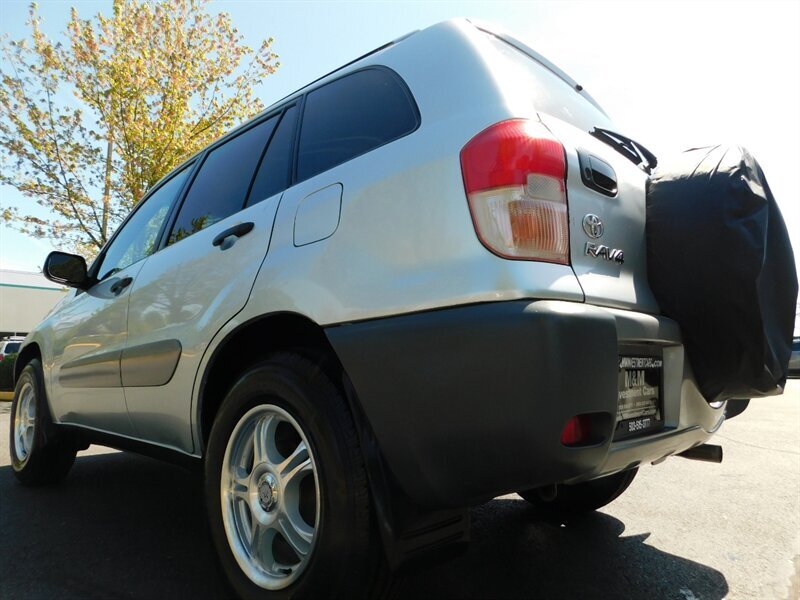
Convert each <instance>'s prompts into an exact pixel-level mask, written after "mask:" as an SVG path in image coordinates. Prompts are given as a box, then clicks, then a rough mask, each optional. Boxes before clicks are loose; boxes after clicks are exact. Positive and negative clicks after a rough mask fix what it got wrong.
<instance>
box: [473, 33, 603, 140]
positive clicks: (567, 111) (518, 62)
mask: <svg viewBox="0 0 800 600" xmlns="http://www.w3.org/2000/svg"><path fill="white" fill-rule="evenodd" d="M487 37H488V39H489V40H490V41H491V43H492V45H493V46H494V47H495V48H496V49H497V50H498V52H499V54H500V55H501V57H502V58H503V59H505V60H506V61H507V64H508V66H509V67H510V70H511V73H509V79H510V80H512V81H514V85H515V86H518V87H520V88H523V89H525V90H526V91H528V92H529V93H530V94H531V100H532V101H533V106H534V108H536V110H537V111H541V112H543V113H545V114H548V115H551V116H553V117H556V118H558V119H561V120H563V121H566V122H568V123H572V124H573V125H575V126H576V127H579V128H581V129H583V130H584V131H591V130H593V129H594V128H595V127H601V128H603V129H608V128H613V126H612V124H611V120H610V119H609V118H608V117H607V116H606V115H605V114H604V113H603V112H602V111H601V110H599V109H598V108H597V107H596V106H595V105H594V104H592V103H591V102H589V100H587V99H586V98H584V97H583V96H581V94H580V92H578V91H577V90H576V89H575V88H573V87H572V86H571V85H570V84H568V83H567V82H566V81H564V80H563V79H561V77H559V76H558V75H556V74H555V73H553V72H552V71H551V70H550V69H548V68H547V67H545V66H544V65H543V64H542V63H540V62H539V61H537V60H536V59H534V58H533V57H531V56H529V55H527V54H525V53H524V52H522V51H521V50H519V49H517V48H516V47H514V46H512V45H511V44H509V43H508V42H505V41H503V40H501V39H500V38H498V37H496V36H494V35H491V34H487Z"/></svg>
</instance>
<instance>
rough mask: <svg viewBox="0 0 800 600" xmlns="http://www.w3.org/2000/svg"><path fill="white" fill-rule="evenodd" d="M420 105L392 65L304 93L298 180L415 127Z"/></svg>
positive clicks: (324, 169)
mask: <svg viewBox="0 0 800 600" xmlns="http://www.w3.org/2000/svg"><path fill="white" fill-rule="evenodd" d="M418 124H419V117H418V112H417V108H416V105H415V104H414V102H413V100H412V99H411V96H410V93H409V92H408V90H407V89H406V87H405V85H404V84H403V83H402V81H401V80H400V78H399V77H398V76H397V75H396V74H394V73H393V72H391V71H389V70H388V69H374V68H373V69H365V70H363V71H356V72H355V73H352V74H350V75H346V76H344V77H342V78H341V79H337V80H336V81H332V82H331V83H328V84H327V85H324V86H322V87H321V88H319V89H316V90H314V91H312V92H309V94H308V96H307V97H306V103H305V108H304V110H303V122H302V125H301V130H300V145H299V149H298V157H297V179H298V180H300V181H302V180H304V179H308V178H309V177H313V176H314V175H316V174H317V173H321V172H322V171H326V170H327V169H330V168H331V167H334V166H336V165H338V164H341V163H343V162H345V161H347V160H350V159H351V158H354V157H356V156H359V155H361V154H364V153H365V152H369V151H370V150H372V149H374V148H377V147H378V146H382V145H384V144H387V143H389V142H391V141H393V140H396V139H398V138H400V137H402V136H404V135H406V134H409V133H411V132H412V131H414V130H415V129H416V128H417V125H418Z"/></svg>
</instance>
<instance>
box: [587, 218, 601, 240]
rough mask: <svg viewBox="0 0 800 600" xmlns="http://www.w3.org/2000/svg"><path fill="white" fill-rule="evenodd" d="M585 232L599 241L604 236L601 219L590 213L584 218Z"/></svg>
mask: <svg viewBox="0 0 800 600" xmlns="http://www.w3.org/2000/svg"><path fill="white" fill-rule="evenodd" d="M583 231H584V232H586V235H588V236H589V237H590V238H592V239H597V238H599V237H600V236H602V235H603V221H601V220H600V217H598V216H597V215H593V214H591V213H589V214H588V215H586V216H585V217H583Z"/></svg>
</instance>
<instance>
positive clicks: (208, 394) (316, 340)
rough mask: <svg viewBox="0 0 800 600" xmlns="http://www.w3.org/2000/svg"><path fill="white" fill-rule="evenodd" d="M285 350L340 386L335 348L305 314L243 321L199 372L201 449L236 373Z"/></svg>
mask: <svg viewBox="0 0 800 600" xmlns="http://www.w3.org/2000/svg"><path fill="white" fill-rule="evenodd" d="M287 351H288V352H293V353H295V354H299V355H301V356H304V357H306V358H309V359H311V360H313V361H314V362H316V363H318V364H319V365H320V367H321V368H322V369H323V370H324V371H325V372H326V374H327V375H328V376H329V378H330V379H331V381H333V382H335V384H336V385H337V386H339V387H341V386H343V383H342V375H343V373H344V369H343V367H342V365H341V363H340V362H339V358H338V357H337V355H336V352H335V351H334V349H333V347H332V346H331V344H330V342H328V338H327V336H326V335H325V332H324V330H323V329H322V327H321V326H320V325H318V324H317V323H315V322H314V321H312V320H311V319H309V318H308V317H305V316H303V315H300V314H298V313H289V312H283V313H273V314H270V315H264V316H261V317H258V318H256V319H253V320H251V321H248V322H246V323H243V324H242V325H240V326H239V327H237V328H236V329H234V330H233V331H232V332H230V333H229V334H228V335H227V336H226V337H225V339H224V340H222V341H221V342H220V343H219V344H218V345H217V347H216V348H215V349H214V352H213V354H212V356H211V359H210V360H209V361H208V364H207V366H206V368H205V371H204V372H203V376H202V379H201V382H200V393H199V396H198V409H197V413H196V414H197V424H198V426H199V428H200V440H201V444H202V448H203V450H205V446H206V444H207V442H208V436H209V435H210V433H211V428H212V426H213V424H214V418H215V416H216V414H217V412H218V411H219V409H220V406H221V405H222V402H223V400H224V398H225V395H226V394H227V392H228V390H229V389H230V387H231V386H232V385H233V384H234V383H235V381H236V380H237V378H238V377H239V375H241V374H242V373H243V372H244V371H246V370H247V369H249V368H250V367H252V366H253V365H255V364H256V363H258V362H260V361H262V360H263V359H264V358H265V357H267V356H269V355H270V354H274V353H276V352H287ZM341 391H342V392H344V390H343V389H342V390H341ZM352 408H353V409H354V410H357V408H356V407H352Z"/></svg>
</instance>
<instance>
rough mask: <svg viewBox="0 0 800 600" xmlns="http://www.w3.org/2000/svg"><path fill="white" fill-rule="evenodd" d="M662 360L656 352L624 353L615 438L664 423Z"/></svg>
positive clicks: (628, 435) (621, 365)
mask: <svg viewBox="0 0 800 600" xmlns="http://www.w3.org/2000/svg"><path fill="white" fill-rule="evenodd" d="M663 364H664V363H663V360H662V359H661V358H659V357H656V356H621V357H620V359H619V385H618V397H617V398H618V399H617V428H616V431H615V433H614V439H621V438H626V437H632V436H634V435H641V434H643V433H649V432H652V431H656V430H659V429H661V428H662V427H663V426H664V417H663V404H662V398H661V388H662V377H661V374H662V369H663Z"/></svg>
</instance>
